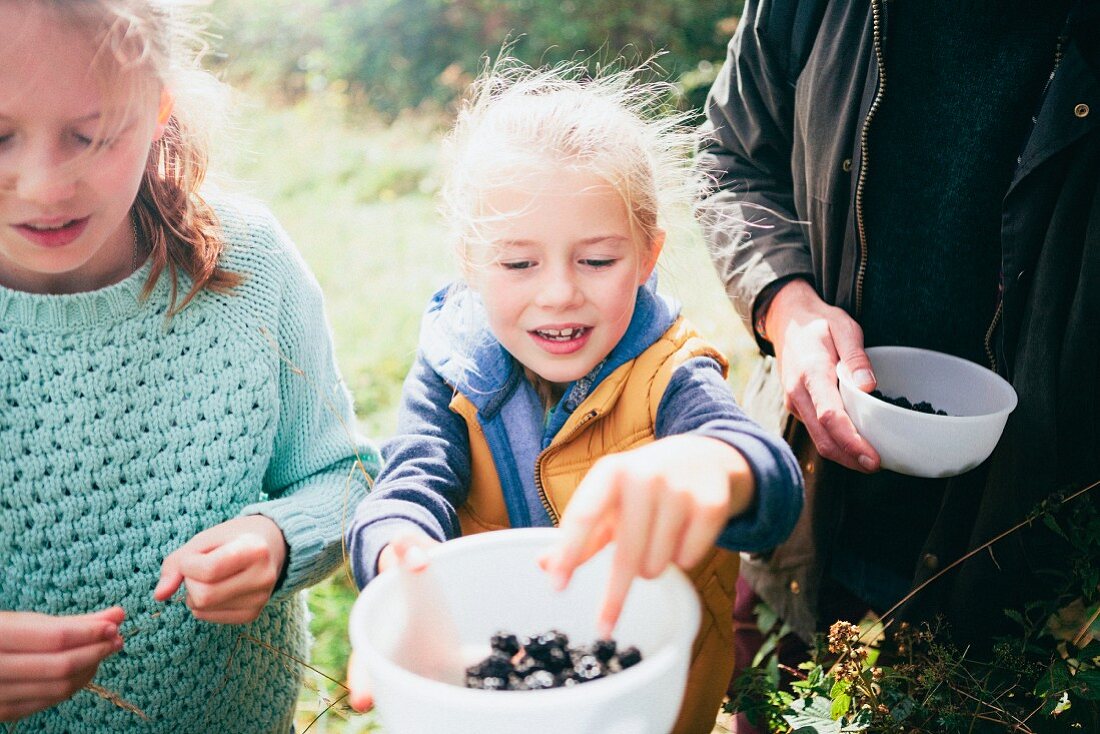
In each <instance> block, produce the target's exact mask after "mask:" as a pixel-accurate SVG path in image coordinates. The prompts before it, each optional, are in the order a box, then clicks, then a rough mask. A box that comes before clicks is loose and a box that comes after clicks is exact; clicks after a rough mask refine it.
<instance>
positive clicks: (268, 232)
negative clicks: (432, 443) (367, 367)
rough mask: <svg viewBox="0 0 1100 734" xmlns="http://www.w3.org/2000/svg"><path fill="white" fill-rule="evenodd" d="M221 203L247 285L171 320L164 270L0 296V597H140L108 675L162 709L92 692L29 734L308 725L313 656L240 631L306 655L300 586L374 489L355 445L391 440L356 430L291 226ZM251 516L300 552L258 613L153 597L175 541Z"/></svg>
mask: <svg viewBox="0 0 1100 734" xmlns="http://www.w3.org/2000/svg"><path fill="white" fill-rule="evenodd" d="M219 215H220V217H221V220H222V225H223V228H224V232H225V237H226V242H227V251H226V253H225V255H224V257H223V265H224V266H225V267H226V268H228V269H229V270H232V271H235V272H237V273H241V274H243V275H244V276H245V277H246V280H245V282H244V284H243V285H241V286H240V287H238V288H236V289H235V290H234V291H233V293H231V294H229V295H218V294H215V293H211V292H203V293H201V294H200V295H199V296H198V297H197V298H196V299H195V300H194V301H193V302H192V304H191V305H189V306H188V307H187V308H185V309H184V310H183V312H182V313H180V314H179V315H177V316H176V317H174V318H173V319H172V320H171V321H166V320H165V317H164V314H165V309H166V306H167V303H168V297H169V279H168V277H167V276H165V277H162V278H161V279H160V282H159V283H158V285H157V287H156V290H155V291H154V292H153V294H152V296H151V297H150V298H149V299H148V300H147V301H145V302H141V301H140V300H139V295H140V292H141V288H142V286H143V285H144V283H145V281H146V279H147V276H148V274H149V266H148V264H146V265H145V266H144V267H143V268H141V269H139V270H138V271H137V272H136V273H134V274H133V275H132V276H130V277H129V278H127V279H126V280H124V281H123V282H121V283H118V284H115V285H112V286H109V287H107V288H104V289H102V290H98V291H94V292H90V293H80V294H75V295H64V296H49V295H35V294H29V293H22V292H17V291H12V290H7V289H3V288H0V609H6V610H16V611H34V612H42V613H47V614H76V613H83V612H90V611H94V610H97V609H101V608H103V607H108V606H111V605H115V604H119V605H121V606H122V607H124V608H125V610H126V613H127V620H126V622H125V623H124V624H123V625H122V628H121V634H122V636H123V637H124V639H125V648H124V650H123V651H122V652H120V653H118V654H116V655H114V656H112V657H110V658H108V659H107V660H106V661H105V662H104V663H103V664H102V665H101V666H100V668H99V673H98V675H97V676H96V679H95V681H94V682H95V683H96V684H97V685H100V686H102V687H103V688H106V689H108V690H110V691H113V692H114V693H117V694H118V695H120V696H121V697H122V698H123V699H124V700H125V701H127V702H129V703H131V704H133V705H134V706H136V707H138V708H139V709H141V711H142V712H144V713H145V714H146V715H147V716H148V717H149V721H148V722H145V721H143V720H142V719H141V718H139V717H138V716H137V715H135V714H134V713H131V712H129V711H126V710H123V708H120V707H118V706H116V705H114V704H112V703H110V702H108V701H106V700H104V699H103V698H101V697H99V696H97V695H95V694H93V693H91V692H88V691H81V692H79V693H77V694H76V696H75V697H73V698H72V699H70V700H68V701H66V702H64V703H62V704H60V705H58V706H56V707H54V708H52V709H49V710H48V711H45V712H41V713H39V714H37V715H35V716H33V717H31V718H29V719H27V720H24V721H23V722H21V723H20V725H19V727H18V730H19V732H27V734H30V733H31V732H35V733H39V732H45V733H47V734H51V733H60V732H72V733H73V734H80V733H83V732H87V733H88V734H93V733H94V734H103V733H105V732H227V733H228V732H232V733H234V734H237V733H241V734H244V733H248V732H279V733H280V734H285V733H286V732H289V731H290V726H291V719H292V714H293V708H294V702H295V699H296V696H297V691H298V687H299V675H298V673H297V672H290V671H296V670H297V668H298V666H296V665H295V664H294V663H291V662H290V661H289V659H287V658H283V657H282V656H279V655H277V654H275V653H272V652H270V651H269V650H267V649H264V648H263V647H261V646H260V645H257V644H255V643H254V642H251V641H248V640H245V639H243V638H242V637H241V635H242V634H247V635H249V636H252V637H255V638H257V639H259V640H262V641H264V642H265V643H267V644H269V645H271V646H273V647H275V648H277V649H279V650H282V651H284V652H286V653H289V654H292V655H294V656H296V657H298V658H299V659H302V658H304V657H305V656H306V655H307V631H306V618H305V609H304V602H303V600H302V599H301V595H300V594H297V593H296V592H297V591H299V590H301V589H303V588H305V587H307V586H309V585H310V584H314V583H316V582H317V581H320V580H321V579H322V578H324V577H325V576H326V575H328V574H329V573H330V572H332V570H333V569H334V568H336V566H337V565H338V564H339V563H340V562H341V527H342V524H343V523H344V520H345V518H346V517H347V515H348V513H349V511H350V510H351V509H352V508H354V507H355V505H356V504H357V502H358V500H359V499H360V498H361V497H362V496H363V494H364V491H365V484H366V483H365V480H364V479H363V478H362V477H361V476H360V475H359V474H358V473H356V472H355V471H354V469H353V467H354V461H355V458H354V454H355V451H356V450H358V452H359V455H360V456H361V457H362V458H363V460H364V462H365V464H366V467H367V469H368V470H369V472H370V473H371V474H372V475H374V474H376V473H377V469H378V454H377V452H376V451H375V449H374V448H373V447H372V446H370V445H369V444H367V443H365V442H362V441H357V440H353V439H352V438H351V437H349V434H348V432H347V431H346V430H345V428H344V427H343V426H342V425H341V421H342V422H343V423H345V424H346V425H347V426H349V427H351V426H353V425H354V419H353V416H352V407H351V401H350V399H349V396H348V393H347V390H346V389H345V388H344V386H343V384H342V383H341V381H340V377H339V375H338V373H337V369H336V366H335V363H334V360H333V354H332V348H331V342H330V337H329V332H328V328H327V325H326V323H325V320H324V315H323V311H322V303H321V293H320V289H319V288H318V286H317V283H316V281H315V280H314V279H313V277H312V276H311V275H310V274H309V272H308V271H307V269H306V266H305V264H304V263H303V262H302V260H301V258H300V256H299V255H298V254H297V252H296V251H295V250H294V248H293V246H292V245H291V244H290V243H289V241H288V239H287V237H286V235H285V233H284V232H283V230H282V229H281V228H280V227H279V226H278V225H277V224H276V223H275V222H274V220H273V219H272V218H271V217H270V215H268V214H267V213H266V212H264V211H262V210H261V209H260V208H259V207H256V206H253V205H248V206H247V207H246V206H243V205H237V206H234V207H225V206H220V207H219ZM185 285H186V283H181V290H182V291H183V292H186V290H187V289H186V287H183V286H185ZM292 365H293V366H292ZM297 368H300V370H301V372H300V373H299V371H298V369H297ZM249 514H261V515H265V516H267V517H269V518H271V519H272V520H273V521H275V523H276V524H277V525H278V526H279V527H280V528H281V529H282V531H283V535H284V536H285V537H286V541H287V543H288V545H289V548H290V552H289V556H288V559H287V572H286V575H285V579H284V580H283V581H282V582H281V584H280V586H279V587H278V588H277V589H276V592H275V594H274V595H273V597H272V599H271V601H270V602H269V604H268V605H267V608H266V609H265V610H264V612H263V614H262V615H261V616H260V618H259V619H258V620H257V621H255V622H254V623H252V624H249V625H244V626H235V625H220V624H210V623H206V622H199V621H196V620H195V619H194V618H193V617H192V616H191V614H190V612H189V611H188V609H187V607H186V606H185V604H184V603H183V601H182V594H178V595H177V597H176V598H175V600H174V601H172V602H169V603H168V604H160V603H158V602H156V601H154V600H153V587H154V586H155V585H156V583H157V578H158V574H159V572H160V564H161V561H162V560H163V559H164V557H165V556H166V555H167V554H168V553H169V552H171V551H172V550H174V549H176V548H177V547H179V546H180V545H182V544H183V543H184V542H186V541H187V540H188V539H190V538H191V537H192V536H193V535H195V534H196V533H198V532H199V531H201V530H204V529H206V528H209V527H211V526H213V525H216V524H218V523H219V522H222V521H224V520H227V519H229V518H232V517H235V516H239V515H249Z"/></svg>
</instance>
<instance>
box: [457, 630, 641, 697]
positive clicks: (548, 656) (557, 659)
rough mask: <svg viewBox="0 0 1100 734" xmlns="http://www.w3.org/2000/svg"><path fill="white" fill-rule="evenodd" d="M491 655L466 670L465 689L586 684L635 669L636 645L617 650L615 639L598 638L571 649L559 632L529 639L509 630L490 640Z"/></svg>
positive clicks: (522, 689)
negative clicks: (519, 636) (633, 666)
mask: <svg viewBox="0 0 1100 734" xmlns="http://www.w3.org/2000/svg"><path fill="white" fill-rule="evenodd" d="M489 646H490V647H491V648H492V652H491V653H489V657H487V658H485V659H484V660H482V661H481V662H479V663H477V664H475V665H471V666H470V667H469V668H466V687H467V688H480V689H482V690H486V691H535V690H539V689H542V688H559V687H562V686H573V685H577V684H578V683H587V682H588V681H590V680H596V679H597V678H603V677H604V676H606V675H611V674H613V673H618V672H619V671H621V670H625V669H626V668H629V667H631V666H632V665H637V664H638V663H639V662H640V661H641V659H642V653H640V652H639V651H638V648H636V647H633V646H631V647H627V648H625V649H623V650H616V645H615V641H614V640H596V642H594V643H593V644H592V645H589V646H587V647H586V646H578V647H570V646H569V638H568V637H567V636H566V635H565V634H564V633H562V632H559V631H558V630H550V631H549V632H543V633H542V634H538V635H532V636H530V637H525V638H523V640H522V641H521V640H520V639H519V638H517V637H516V636H515V635H513V634H510V633H508V632H498V633H496V634H495V635H493V636H492V638H491V639H490V640H489Z"/></svg>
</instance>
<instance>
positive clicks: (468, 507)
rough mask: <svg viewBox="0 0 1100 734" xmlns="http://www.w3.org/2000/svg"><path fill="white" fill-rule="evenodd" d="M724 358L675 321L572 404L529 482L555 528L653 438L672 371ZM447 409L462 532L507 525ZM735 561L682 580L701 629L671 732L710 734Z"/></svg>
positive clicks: (479, 442)
mask: <svg viewBox="0 0 1100 734" xmlns="http://www.w3.org/2000/svg"><path fill="white" fill-rule="evenodd" d="M698 356H708V357H711V358H713V359H714V360H716V361H717V362H718V363H719V364H720V365H721V366H722V371H723V374H725V371H726V369H727V367H728V365H727V362H726V360H725V358H724V357H723V356H722V355H721V354H720V353H719V352H718V351H717V350H716V349H714V347H712V346H711V345H710V344H708V343H707V342H706V341H704V340H703V339H702V338H701V337H700V336H699V335H698V334H697V333H696V332H695V330H694V329H693V328H692V327H691V325H690V324H689V323H688V322H687V321H686V320H685V319H684V318H683V317H680V318H678V319H677V320H676V322H675V323H673V325H672V326H671V327H669V329H668V330H667V331H666V332H665V333H664V334H663V335H662V336H661V338H660V339H658V340H657V341H656V342H654V343H653V344H652V345H651V346H650V347H649V348H648V349H646V351H645V352H643V353H642V354H640V355H639V356H638V357H637V358H635V359H633V360H631V361H630V362H627V363H626V364H624V365H622V366H620V367H619V368H618V369H616V370H615V371H614V372H612V373H611V374H610V375H609V376H608V377H607V378H606V379H604V380H603V381H602V382H601V383H600V384H599V385H597V386H596V388H595V390H593V391H592V393H591V394H590V395H589V396H588V397H587V398H586V399H585V400H584V402H582V403H581V404H580V406H578V407H577V410H576V411H574V413H573V415H571V416H570V417H569V420H567V421H566V423H565V425H564V426H563V427H562V429H561V430H560V431H559V432H558V435H557V436H555V437H554V440H553V442H552V443H551V444H550V446H548V447H547V448H546V449H545V450H544V451H543V452H542V453H541V454H540V455H539V457H538V460H537V462H536V465H535V469H536V472H537V477H536V484H537V486H538V487H539V488H540V494H541V496H542V498H543V502H544V504H545V507H546V510H547V512H548V513H549V514H550V517H551V519H552V520H553V521H554V524H555V525H557V523H558V519H559V518H560V516H561V513H562V511H563V510H564V509H565V507H566V505H568V503H569V499H570V497H572V496H573V492H574V490H576V488H577V485H578V484H579V483H580V481H581V479H582V478H583V477H584V475H585V474H586V473H587V472H588V470H589V468H591V466H592V464H594V463H595V462H596V460H597V459H599V458H600V457H601V456H604V455H605V454H610V453H615V452H618V451H626V450H628V449H632V448H635V447H637V446H640V445H642V444H645V443H648V442H650V441H653V440H654V439H655V436H654V426H655V424H656V418H657V407H658V405H659V404H660V402H661V396H663V395H664V392H665V388H667V387H668V383H669V380H671V378H672V373H673V372H674V371H675V370H676V368H677V367H679V366H680V365H681V364H683V363H684V362H686V361H687V360H689V359H691V358H693V357H698ZM450 407H451V410H453V411H455V412H456V413H458V414H459V415H461V416H462V417H463V418H464V419H465V421H466V425H467V427H468V429H469V434H470V458H471V462H470V463H471V470H472V471H471V481H470V491H469V495H468V498H467V501H466V504H464V505H463V506H462V507H460V508H458V516H459V520H460V522H461V524H462V533H463V535H469V534H471V533H478V532H484V531H487V530H499V529H503V528H507V527H508V526H509V522H508V512H507V509H506V508H505V504H504V497H503V495H502V492H501V488H500V482H499V480H498V478H497V475H496V468H495V465H494V463H493V458H492V455H491V453H490V450H489V445H488V443H487V442H486V440H485V437H484V435H483V434H482V431H481V427H480V424H479V423H478V420H477V408H476V407H475V406H474V405H473V403H471V402H470V401H469V400H468V399H467V398H466V397H464V396H463V395H461V394H458V393H456V395H455V397H454V399H453V400H452V401H451V405H450ZM737 564H738V558H737V554H736V553H731V552H729V551H726V550H722V549H720V548H717V547H715V548H713V549H712V550H711V551H710V553H708V554H707V556H706V557H705V558H704V559H703V560H702V561H700V562H699V564H698V565H696V566H695V567H694V568H692V569H691V570H690V571H689V572H688V575H689V576H690V577H691V580H692V582H693V583H694V584H695V588H696V590H697V591H698V592H699V597H700V601H701V602H702V612H703V613H702V624H701V625H700V629H699V634H698V636H697V637H696V638H695V645H694V647H693V649H692V659H691V668H690V671H689V673H688V683H687V690H686V692H685V695H684V702H683V704H682V706H681V709H680V716H679V719H678V720H677V722H676V727H675V728H674V729H673V734H710V732H711V731H712V730H713V728H714V720H715V716H716V714H717V712H718V708H719V706H720V705H721V703H722V697H723V695H724V694H725V691H726V686H727V684H728V682H729V678H730V673H731V671H732V670H733V624H732V612H733V600H734V583H735V581H736V579H737Z"/></svg>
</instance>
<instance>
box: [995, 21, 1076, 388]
mask: <svg viewBox="0 0 1100 734" xmlns="http://www.w3.org/2000/svg"><path fill="white" fill-rule="evenodd" d="M1066 40H1067V37H1066V35H1065V33H1062V34H1061V35H1059V36H1058V44H1057V45H1056V46H1055V47H1054V68H1052V69H1051V70H1050V75H1049V76H1048V77H1047V82H1046V84H1044V85H1043V92H1042V94H1040V95H1039V99H1040V105H1039V106H1040V108H1041V107H1042V102H1041V100H1044V99H1046V96H1047V91H1048V90H1049V89H1050V85H1051V83H1052V82H1053V81H1054V74H1055V72H1057V71H1058V67H1059V66H1061V64H1062V56H1063V55H1064V49H1065V44H1066ZM1035 114H1036V116H1038V114H1039V113H1038V112H1036V113H1035ZM1031 122H1032V125H1033V126H1034V124H1035V123H1036V122H1038V120H1037V117H1033V118H1032V120H1031ZM1016 164H1017V165H1019V164H1020V159H1019V158H1017V159H1016ZM1001 277H1002V278H1003V277H1004V274H1003V273H1002V275H1001ZM1003 310H1004V290H1003V289H1002V290H1001V292H1000V293H998V294H997V310H996V311H994V312H993V321H991V322H990V324H989V328H988V329H986V331H985V340H984V344H985V356H986V359H988V360H989V368H990V369H991V370H993V371H994V372H996V371H997V353H996V352H995V351H994V350H993V334H994V332H996V331H997V325H998V324H999V323H1000V321H1001V316H1002V312H1003Z"/></svg>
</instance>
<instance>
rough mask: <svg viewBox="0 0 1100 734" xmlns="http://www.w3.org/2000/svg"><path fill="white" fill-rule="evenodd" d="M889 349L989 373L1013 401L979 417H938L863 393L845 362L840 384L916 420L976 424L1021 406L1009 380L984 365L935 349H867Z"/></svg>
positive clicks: (838, 370)
mask: <svg viewBox="0 0 1100 734" xmlns="http://www.w3.org/2000/svg"><path fill="white" fill-rule="evenodd" d="M887 349H889V350H893V351H899V352H909V353H914V354H915V353H918V352H922V353H925V354H934V355H936V356H937V357H942V358H943V359H945V360H953V361H955V362H963V363H965V364H966V365H968V367H974V368H977V369H984V370H985V371H986V372H988V373H989V375H990V376H992V377H994V378H996V379H995V380H994V384H995V385H996V386H997V389H998V391H1000V392H1003V393H1004V394H1005V395H1006V396H1008V397H1009V398H1011V401H1010V403H1009V404H1008V405H1007V406H1006V407H1004V408H1002V409H1001V410H995V411H993V412H992V413H980V414H978V415H936V414H935V413H921V412H920V411H919V410H911V409H909V408H902V407H901V406H899V405H894V404H893V403H888V402H886V401H885V400H879V399H878V398H876V397H875V396H874V395H872V394H871V393H868V392H863V391H862V390H860V389H859V387H858V386H857V385H856V384H855V383H854V382H852V379H851V376H850V375H849V374H848V370H847V369H846V368H845V367H844V363H843V362H837V363H836V376H837V380H838V381H839V382H843V383H844V384H845V385H847V386H848V387H850V388H852V390H853V391H854V392H856V393H857V394H859V395H861V396H862V397H863V398H867V399H870V400H874V401H875V402H876V403H878V404H880V405H881V407H883V408H884V409H886V410H888V411H890V410H896V411H899V412H900V413H903V414H905V415H909V416H912V417H914V418H916V419H917V420H937V421H953V422H956V423H975V422H978V421H982V420H988V419H989V418H990V417H993V416H998V415H1005V414H1009V413H1011V412H1012V411H1014V410H1016V406H1017V405H1018V404H1019V401H1020V398H1019V396H1018V395H1017V394H1016V388H1014V387H1012V383H1010V382H1009V381H1008V380H1006V379H1005V378H1003V377H1001V376H1000V375H998V374H997V373H996V372H994V371H993V370H991V369H989V368H988V367H985V366H983V365H980V364H978V363H977V362H971V361H970V360H969V359H963V358H962V357H956V356H955V355H953V354H945V353H944V352H937V351H935V350H933V349H920V348H918V347H900V346H898V347H894V346H881V347H868V348H867V349H866V351H867V353H868V354H870V353H871V352H873V351H875V350H887ZM1006 391H1007V392H1006ZM859 399H862V398H859Z"/></svg>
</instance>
